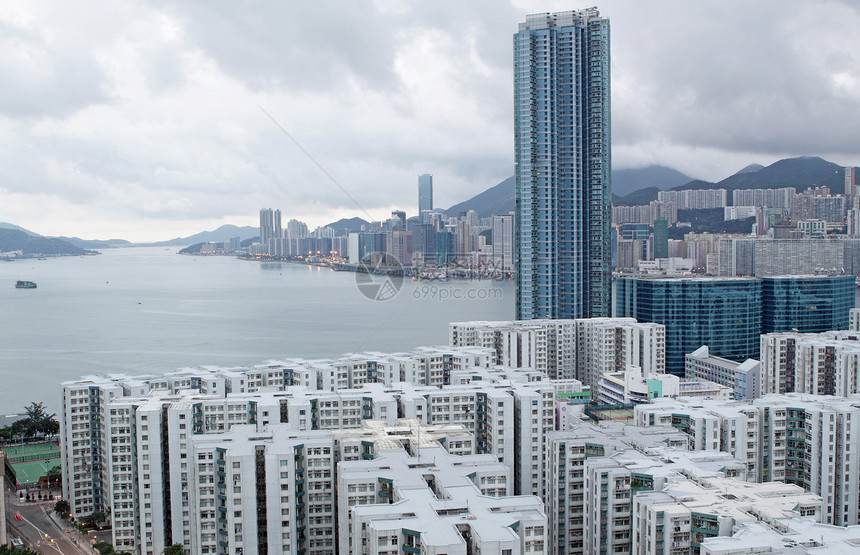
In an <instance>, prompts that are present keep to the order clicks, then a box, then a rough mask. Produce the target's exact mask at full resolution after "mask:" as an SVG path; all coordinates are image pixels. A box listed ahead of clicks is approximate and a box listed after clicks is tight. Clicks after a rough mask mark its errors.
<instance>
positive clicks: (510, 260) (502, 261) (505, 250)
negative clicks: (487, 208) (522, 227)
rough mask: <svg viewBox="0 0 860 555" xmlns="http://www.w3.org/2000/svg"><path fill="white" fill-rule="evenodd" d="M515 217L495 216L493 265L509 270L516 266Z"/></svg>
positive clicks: (506, 215)
mask: <svg viewBox="0 0 860 555" xmlns="http://www.w3.org/2000/svg"><path fill="white" fill-rule="evenodd" d="M513 234H514V217H513V216H512V215H510V214H504V215H501V216H493V266H494V267H495V269H496V270H498V271H503V272H507V271H509V270H512V269H513V267H514V238H513Z"/></svg>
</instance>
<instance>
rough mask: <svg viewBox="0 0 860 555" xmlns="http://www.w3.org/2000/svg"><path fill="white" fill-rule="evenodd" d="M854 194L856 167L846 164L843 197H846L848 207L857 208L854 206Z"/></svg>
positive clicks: (855, 189) (855, 194)
mask: <svg viewBox="0 0 860 555" xmlns="http://www.w3.org/2000/svg"><path fill="white" fill-rule="evenodd" d="M855 196H857V168H855V167H853V166H848V167H847V168H845V197H846V198H847V199H848V207H849V208H858V206H855V202H854V197H855Z"/></svg>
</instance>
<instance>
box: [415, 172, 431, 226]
mask: <svg viewBox="0 0 860 555" xmlns="http://www.w3.org/2000/svg"><path fill="white" fill-rule="evenodd" d="M431 210H433V176H432V175H430V174H429V173H425V174H421V175H419V176H418V216H419V217H421V216H422V214H423V213H424V212H429V211H431Z"/></svg>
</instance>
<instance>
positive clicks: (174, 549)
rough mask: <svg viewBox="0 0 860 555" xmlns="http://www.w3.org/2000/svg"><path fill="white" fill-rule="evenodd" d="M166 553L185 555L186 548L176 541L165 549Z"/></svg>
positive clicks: (166, 554)
mask: <svg viewBox="0 0 860 555" xmlns="http://www.w3.org/2000/svg"><path fill="white" fill-rule="evenodd" d="M164 555H185V550H184V549H183V548H182V546H181V545H179V544H178V543H175V544H173V545H171V546H170V547H168V548H167V549H165V550H164Z"/></svg>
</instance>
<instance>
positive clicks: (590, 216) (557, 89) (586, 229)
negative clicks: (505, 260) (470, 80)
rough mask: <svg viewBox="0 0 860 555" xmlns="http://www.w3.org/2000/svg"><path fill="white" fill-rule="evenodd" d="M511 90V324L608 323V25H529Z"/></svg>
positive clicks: (569, 21)
mask: <svg viewBox="0 0 860 555" xmlns="http://www.w3.org/2000/svg"><path fill="white" fill-rule="evenodd" d="M514 83H515V85H514V128H515V131H514V137H515V139H514V142H515V147H514V148H515V180H516V185H515V189H516V213H515V220H516V223H515V227H516V230H515V238H516V242H515V257H516V260H517V269H516V277H517V292H516V298H517V302H516V314H517V318H522V319H531V318H583V317H593V316H608V315H609V312H610V297H611V294H610V256H611V244H610V221H611V215H612V214H611V186H610V185H611V142H612V141H611V125H610V90H609V89H610V72H609V19H607V18H605V17H600V13H599V12H598V10H597V9H596V8H590V9H586V10H579V11H566V12H558V13H542V14H534V15H529V16H527V17H526V21H525V22H524V23H520V25H519V31H518V32H517V33H516V34H515V35H514Z"/></svg>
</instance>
